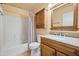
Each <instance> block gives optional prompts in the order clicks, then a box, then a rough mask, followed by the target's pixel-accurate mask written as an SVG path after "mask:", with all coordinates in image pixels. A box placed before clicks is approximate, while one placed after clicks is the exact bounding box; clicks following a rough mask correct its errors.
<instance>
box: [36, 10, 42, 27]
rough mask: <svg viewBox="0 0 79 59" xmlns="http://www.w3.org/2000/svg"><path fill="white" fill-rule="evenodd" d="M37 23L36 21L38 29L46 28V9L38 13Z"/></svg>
mask: <svg viewBox="0 0 79 59" xmlns="http://www.w3.org/2000/svg"><path fill="white" fill-rule="evenodd" d="M35 21H36V27H37V28H44V9H42V10H40V11H39V12H38V13H36V15H35Z"/></svg>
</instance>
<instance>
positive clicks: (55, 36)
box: [46, 34, 66, 40]
mask: <svg viewBox="0 0 79 59" xmlns="http://www.w3.org/2000/svg"><path fill="white" fill-rule="evenodd" d="M46 36H47V37H50V38H55V39H59V40H61V39H66V38H65V36H60V35H50V34H48V35H46Z"/></svg>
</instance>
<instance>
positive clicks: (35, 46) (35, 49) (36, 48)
mask: <svg viewBox="0 0 79 59" xmlns="http://www.w3.org/2000/svg"><path fill="white" fill-rule="evenodd" d="M37 41H38V42H32V43H30V44H29V48H30V50H31V56H40V36H39V35H37Z"/></svg>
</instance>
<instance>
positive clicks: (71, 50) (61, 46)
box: [41, 37, 76, 56]
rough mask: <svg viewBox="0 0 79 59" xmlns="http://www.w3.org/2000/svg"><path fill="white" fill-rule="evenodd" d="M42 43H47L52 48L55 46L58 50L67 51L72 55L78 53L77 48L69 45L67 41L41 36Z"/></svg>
mask: <svg viewBox="0 0 79 59" xmlns="http://www.w3.org/2000/svg"><path fill="white" fill-rule="evenodd" d="M41 43H42V44H45V45H47V46H49V47H51V48H55V49H56V50H57V51H60V52H62V53H65V54H67V55H71V56H73V55H76V54H75V49H74V48H73V47H72V46H69V45H67V44H65V43H62V42H58V41H54V40H50V39H48V38H43V37H42V38H41Z"/></svg>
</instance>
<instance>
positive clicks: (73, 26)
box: [51, 3, 78, 31]
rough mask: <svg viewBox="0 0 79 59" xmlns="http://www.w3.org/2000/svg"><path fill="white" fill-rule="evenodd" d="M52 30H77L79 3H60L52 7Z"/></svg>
mask: <svg viewBox="0 0 79 59" xmlns="http://www.w3.org/2000/svg"><path fill="white" fill-rule="evenodd" d="M51 10H52V11H51V24H52V25H51V27H52V28H51V29H52V30H69V31H76V30H77V24H78V23H77V22H78V4H77V3H66V4H64V3H59V4H57V5H55V6H54V7H53V8H52V9H51Z"/></svg>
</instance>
